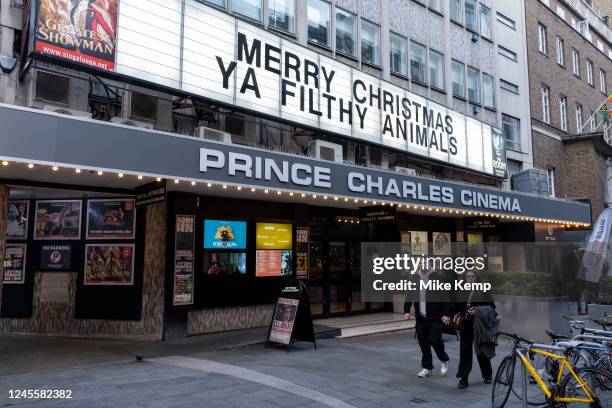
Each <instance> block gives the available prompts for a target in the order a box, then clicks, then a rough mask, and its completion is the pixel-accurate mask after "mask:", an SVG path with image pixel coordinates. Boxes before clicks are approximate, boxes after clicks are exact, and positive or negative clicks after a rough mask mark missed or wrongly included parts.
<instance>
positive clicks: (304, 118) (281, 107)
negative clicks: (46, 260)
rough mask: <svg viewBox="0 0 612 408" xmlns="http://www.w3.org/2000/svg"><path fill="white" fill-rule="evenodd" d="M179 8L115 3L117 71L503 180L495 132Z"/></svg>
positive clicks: (265, 34) (212, 12)
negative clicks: (118, 5)
mask: <svg viewBox="0 0 612 408" xmlns="http://www.w3.org/2000/svg"><path fill="white" fill-rule="evenodd" d="M182 3H183V2H182V1H181V0H167V1H164V2H163V5H162V3H161V2H155V1H150V0H121V5H120V7H119V8H118V13H119V18H118V22H119V23H118V29H117V33H116V35H117V47H116V64H115V67H114V71H115V72H116V73H119V74H122V75H126V76H130V77H134V78H138V79H139V80H142V81H147V82H151V83H155V84H158V85H163V86H166V87H170V88H175V89H178V90H181V91H183V92H186V93H189V94H192V95H198V96H201V97H203V98H207V99H209V100H211V101H216V102H220V103H223V104H227V105H233V106H236V107H239V108H242V109H245V110H250V111H254V112H257V113H260V114H266V115H269V116H271V117H275V118H280V119H283V120H286V121H288V122H291V123H296V124H298V125H300V126H305V127H310V128H316V129H324V130H325V131H328V132H332V133H335V134H338V135H341V136H345V137H350V138H354V139H358V140H362V141H365V142H369V143H375V144H379V145H384V146H387V147H389V148H393V149H398V150H401V151H405V152H409V153H412V154H416V155H419V156H423V157H427V158H430V159H432V160H436V161H441V162H444V163H449V164H452V165H456V166H461V167H465V168H469V169H471V170H475V171H479V172H483V173H487V174H490V175H494V176H498V177H505V176H506V157H505V140H504V137H503V135H502V134H501V131H499V130H498V129H495V128H492V127H491V126H489V125H487V124H485V123H483V122H480V121H478V120H476V119H473V118H471V117H469V116H466V115H463V114H461V113H459V112H456V111H453V110H450V109H448V108H446V107H445V106H442V105H440V104H437V103H435V102H432V101H430V100H427V99H425V98H423V97H421V96H418V95H416V94H413V93H411V92H408V91H407V90H405V89H403V88H401V87H398V86H396V85H394V84H392V83H389V82H386V81H384V80H381V79H380V78H377V77H374V76H372V75H368V74H365V73H363V72H361V71H359V70H356V69H354V68H352V67H350V66H348V65H345V64H342V63H340V62H338V61H336V60H334V59H332V58H328V57H326V56H324V55H321V54H318V53H316V52H314V51H312V50H310V49H308V48H306V47H302V46H300V45H298V44H296V43H294V42H292V41H289V40H286V39H284V38H282V37H280V36H277V35H275V34H273V33H271V32H269V31H266V30H263V29H261V28H259V27H257V26H255V25H253V24H249V23H247V22H245V21H243V20H240V19H236V18H234V17H233V16H230V15H228V14H226V13H224V12H222V11H219V10H217V9H215V8H212V7H209V6H206V5H204V4H201V3H199V2H197V1H196V0H185V2H184V3H185V5H184V11H183V7H182ZM183 13H184V14H183ZM143 21H147V24H143ZM152 32H156V33H159V35H151V33H152Z"/></svg>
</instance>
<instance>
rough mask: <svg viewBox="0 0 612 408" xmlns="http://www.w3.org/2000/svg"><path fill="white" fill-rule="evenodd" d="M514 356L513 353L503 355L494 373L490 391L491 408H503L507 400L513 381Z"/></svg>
mask: <svg viewBox="0 0 612 408" xmlns="http://www.w3.org/2000/svg"><path fill="white" fill-rule="evenodd" d="M515 364H516V358H515V357H514V355H509V356H506V357H504V359H503V360H502V361H501V363H500V364H499V367H498V368H497V373H495V380H494V381H493V390H492V391H491V406H492V408H503V407H504V405H506V402H507V401H508V397H509V396H510V392H511V391H512V383H513V382H514V366H515Z"/></svg>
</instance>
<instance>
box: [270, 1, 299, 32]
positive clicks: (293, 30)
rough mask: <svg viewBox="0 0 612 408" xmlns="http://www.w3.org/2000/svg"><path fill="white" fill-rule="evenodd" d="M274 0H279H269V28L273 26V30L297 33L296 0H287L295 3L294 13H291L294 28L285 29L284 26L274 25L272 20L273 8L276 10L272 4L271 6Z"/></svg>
mask: <svg viewBox="0 0 612 408" xmlns="http://www.w3.org/2000/svg"><path fill="white" fill-rule="evenodd" d="M273 1H277V0H268V28H271V29H272V30H278V31H280V32H283V33H287V34H291V35H295V8H296V0H287V1H289V2H290V3H291V4H292V5H293V9H292V15H291V19H292V20H293V21H292V24H290V25H292V26H293V27H292V29H289V30H285V29H284V28H279V27H277V26H276V25H272V24H271V21H272V14H271V12H272V10H274V9H273V8H272V7H271V6H270V2H273Z"/></svg>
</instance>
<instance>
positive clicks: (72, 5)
mask: <svg viewBox="0 0 612 408" xmlns="http://www.w3.org/2000/svg"><path fill="white" fill-rule="evenodd" d="M118 2H119V0H36V1H35V2H34V4H35V5H36V6H35V7H34V12H35V17H36V18H35V25H34V36H33V37H34V50H35V52H37V53H40V54H45V55H48V56H51V57H55V58H60V59H65V60H68V61H71V62H75V63H79V64H84V65H88V66H91V67H94V68H96V69H100V70H103V71H112V70H113V69H114V68H115V50H116V44H117V37H116V34H117V12H118Z"/></svg>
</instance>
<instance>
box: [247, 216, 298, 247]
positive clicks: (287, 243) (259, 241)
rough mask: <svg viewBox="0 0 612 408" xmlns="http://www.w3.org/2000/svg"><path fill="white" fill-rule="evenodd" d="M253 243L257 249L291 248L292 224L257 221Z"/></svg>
mask: <svg viewBox="0 0 612 408" xmlns="http://www.w3.org/2000/svg"><path fill="white" fill-rule="evenodd" d="M255 245H256V246H257V249H292V247H293V225H291V224H270V223H261V222H258V223H257V227H256V239H255Z"/></svg>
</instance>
